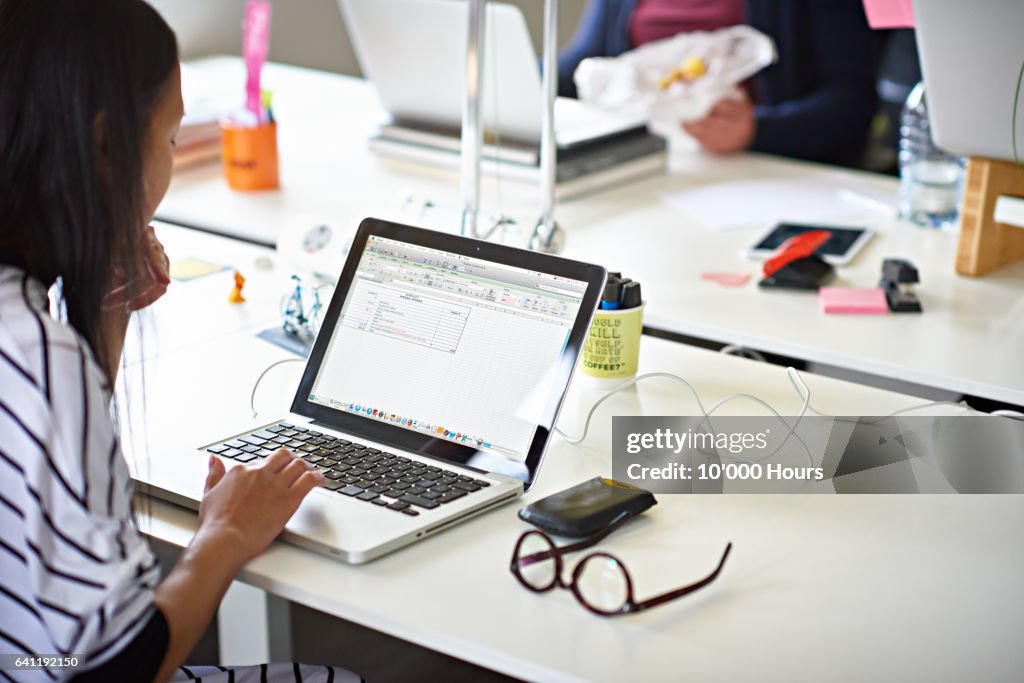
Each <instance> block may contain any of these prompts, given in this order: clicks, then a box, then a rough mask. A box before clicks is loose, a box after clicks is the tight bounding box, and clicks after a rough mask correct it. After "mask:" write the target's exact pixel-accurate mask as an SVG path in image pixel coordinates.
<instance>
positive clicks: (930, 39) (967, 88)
mask: <svg viewBox="0 0 1024 683" xmlns="http://www.w3.org/2000/svg"><path fill="white" fill-rule="evenodd" d="M914 20H915V23H916V26H917V49H918V53H919V54H920V58H921V68H922V71H923V73H924V83H925V96H926V98H927V101H928V116H929V119H930V121H931V126H932V137H933V139H934V140H935V143H936V144H937V145H939V146H940V147H942V148H944V149H947V150H949V151H951V152H955V153H957V154H964V155H969V156H981V157H987V158H990V159H1004V160H1013V158H1014V153H1013V143H1012V136H1011V122H1012V118H1011V114H1012V111H1013V100H1014V94H1015V90H1016V86H1017V79H1018V76H1019V74H1020V69H1021V63H1022V62H1024V41H1022V38H1021V29H1022V28H1024V2H1021V0H984V2H965V1H964V0H915V2H914ZM1017 135H1018V137H1021V136H1024V108H1022V109H1021V110H1019V111H1018V112H1017Z"/></svg>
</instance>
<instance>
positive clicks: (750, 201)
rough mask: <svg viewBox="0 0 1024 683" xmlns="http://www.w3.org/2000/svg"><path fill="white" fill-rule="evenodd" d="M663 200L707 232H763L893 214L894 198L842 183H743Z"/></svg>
mask: <svg viewBox="0 0 1024 683" xmlns="http://www.w3.org/2000/svg"><path fill="white" fill-rule="evenodd" d="M661 201H662V202H663V203H664V204H666V205H667V206H670V207H672V208H674V209H675V210H677V211H679V212H680V213H682V214H685V215H686V216H688V217H689V218H692V219H693V220H695V221H697V222H698V223H700V224H701V225H703V226H704V227H706V228H708V229H709V230H714V231H723V230H736V229H740V228H764V227H769V226H772V225H775V224H776V223H780V222H789V223H813V222H821V221H828V220H837V219H845V218H856V217H859V216H871V217H878V216H879V215H884V216H892V215H895V211H896V209H895V197H889V196H886V195H884V194H882V193H879V192H878V191H877V190H875V189H874V188H870V187H867V186H861V185H858V184H855V183H847V182H840V181H838V180H836V181H831V180H820V179H815V180H809V179H808V180H802V179H787V180H745V181H732V182H726V183H713V184H708V185H701V186H699V187H695V188H692V189H687V190H680V191H676V192H666V193H662V194H661Z"/></svg>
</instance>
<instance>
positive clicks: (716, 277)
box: [700, 273, 750, 287]
mask: <svg viewBox="0 0 1024 683" xmlns="http://www.w3.org/2000/svg"><path fill="white" fill-rule="evenodd" d="M700 279H701V280H709V281H711V282H717V283H718V284H720V285H722V286H723V287H742V286H743V285H745V284H747V282H749V281H750V273H701V274H700Z"/></svg>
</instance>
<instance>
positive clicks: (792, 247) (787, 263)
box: [758, 230, 836, 290]
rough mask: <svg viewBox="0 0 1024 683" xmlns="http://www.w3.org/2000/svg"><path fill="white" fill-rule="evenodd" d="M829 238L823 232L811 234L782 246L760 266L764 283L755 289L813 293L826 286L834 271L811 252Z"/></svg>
mask: <svg viewBox="0 0 1024 683" xmlns="http://www.w3.org/2000/svg"><path fill="white" fill-rule="evenodd" d="M831 236H832V235H831V233H829V232H828V231H826V230H814V231H811V232H805V233H803V234H800V235H797V236H795V237H791V238H790V239H788V240H786V241H785V242H783V243H782V246H780V247H779V249H778V251H776V252H775V254H774V255H773V256H772V257H771V258H769V259H768V260H767V261H765V262H764V266H763V272H764V279H763V280H761V281H760V282H759V283H758V287H765V288H770V287H779V288H783V289H809V290H816V289H818V288H819V287H821V286H822V285H827V284H828V283H829V282H831V281H832V278H834V277H835V273H836V271H835V269H834V268H833V267H832V265H831V264H829V263H826V262H825V260H824V259H822V258H821V257H820V256H818V255H817V254H816V253H815V252H816V251H818V249H819V248H820V247H821V246H822V245H823V244H825V242H828V240H829V238H830V237H831Z"/></svg>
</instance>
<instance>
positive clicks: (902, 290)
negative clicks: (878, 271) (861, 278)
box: [878, 258, 922, 313]
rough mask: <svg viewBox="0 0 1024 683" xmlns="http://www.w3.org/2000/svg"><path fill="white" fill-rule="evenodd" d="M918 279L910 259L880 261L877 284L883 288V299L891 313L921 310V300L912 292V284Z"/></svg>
mask: <svg viewBox="0 0 1024 683" xmlns="http://www.w3.org/2000/svg"><path fill="white" fill-rule="evenodd" d="M920 281H921V279H920V278H919V277H918V275H917V268H915V267H914V264H912V263H911V262H910V261H907V260H906V259H899V258H887V259H885V260H884V261H882V279H881V280H880V281H879V282H878V286H879V287H881V288H882V289H883V290H885V299H886V301H887V302H888V303H889V310H890V311H892V312H893V313H920V312H921V310H922V309H921V301H920V300H919V299H918V298H917V294H916V293H915V292H914V285H915V284H917V283H918V282H920Z"/></svg>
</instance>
